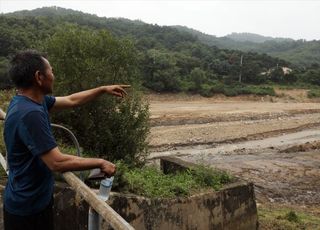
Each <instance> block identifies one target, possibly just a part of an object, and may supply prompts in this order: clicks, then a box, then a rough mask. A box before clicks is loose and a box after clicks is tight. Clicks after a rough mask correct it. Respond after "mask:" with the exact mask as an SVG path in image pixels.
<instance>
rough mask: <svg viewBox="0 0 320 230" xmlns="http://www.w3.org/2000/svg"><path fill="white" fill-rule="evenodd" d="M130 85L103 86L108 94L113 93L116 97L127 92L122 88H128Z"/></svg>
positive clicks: (122, 95)
mask: <svg viewBox="0 0 320 230" xmlns="http://www.w3.org/2000/svg"><path fill="white" fill-rule="evenodd" d="M130 87H131V86H130V85H107V86H105V90H106V92H107V93H108V94H110V95H114V96H117V97H122V98H123V97H124V96H126V95H127V92H126V91H125V90H124V89H125V88H130Z"/></svg>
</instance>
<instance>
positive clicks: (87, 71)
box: [44, 25, 149, 164]
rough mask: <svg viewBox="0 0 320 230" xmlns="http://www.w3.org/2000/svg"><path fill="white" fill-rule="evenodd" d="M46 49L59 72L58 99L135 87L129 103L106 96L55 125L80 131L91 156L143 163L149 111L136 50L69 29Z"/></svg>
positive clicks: (104, 37)
mask: <svg viewBox="0 0 320 230" xmlns="http://www.w3.org/2000/svg"><path fill="white" fill-rule="evenodd" d="M44 49H45V50H46V51H47V53H48V55H49V61H50V62H51V65H52V66H53V68H54V69H55V75H56V84H55V94H59V95H68V94H72V93H74V92H78V91H82V90H86V89H90V88H94V87H97V86H101V85H109V84H115V83H122V84H131V85H132V88H131V89H130V90H129V95H128V96H127V97H126V98H125V99H123V100H121V99H119V98H115V97H112V96H106V95H103V96H101V97H100V98H99V99H98V100H95V101H93V102H90V103H88V104H86V105H85V106H81V107H79V108H76V109H74V110H71V111H64V112H61V113H57V114H55V115H54V116H53V121H54V122H55V123H59V124H64V125H66V126H67V127H69V128H70V129H71V130H72V131H74V132H75V135H76V136H77V138H78V139H79V142H80V145H81V146H82V147H83V148H84V150H85V151H86V152H94V153H95V156H100V157H105V158H107V159H109V160H111V161H114V160H117V159H121V160H124V161H126V162H127V163H128V164H135V163H141V162H142V163H143V159H144V156H145V154H146V151H147V150H146V147H147V143H146V137H147V134H148V132H149V125H148V118H149V111H148V104H147V103H146V102H144V101H143V100H142V98H141V95H140V94H139V92H138V90H139V81H138V80H137V79H138V74H137V64H136V62H135V49H134V47H133V44H131V42H129V41H127V40H119V39H115V38H113V37H112V36H111V35H110V34H109V33H108V32H107V31H104V30H101V31H91V30H89V29H79V28H78V27H76V26H72V25H67V26H62V27H61V28H60V29H58V30H57V33H56V34H55V35H54V36H52V37H51V38H50V39H49V40H47V41H46V42H45V44H44Z"/></svg>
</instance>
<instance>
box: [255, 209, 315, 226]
mask: <svg viewBox="0 0 320 230" xmlns="http://www.w3.org/2000/svg"><path fill="white" fill-rule="evenodd" d="M258 217H259V225H260V229H261V230H268V229H279V230H301V229H305V230H313V229H320V217H317V216H315V215H313V214H312V212H306V211H297V210H292V209H290V208H275V207H264V206H260V207H258Z"/></svg>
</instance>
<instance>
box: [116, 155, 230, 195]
mask: <svg viewBox="0 0 320 230" xmlns="http://www.w3.org/2000/svg"><path fill="white" fill-rule="evenodd" d="M233 180H234V178H233V177H232V176H231V175H229V174H228V173H226V172H223V171H217V170H214V169H212V168H210V167H205V166H198V167H195V168H193V169H189V170H186V171H182V172H177V173H170V174H164V173H163V172H161V171H160V170H159V169H157V168H155V167H152V166H144V167H142V168H137V167H130V166H128V165H126V164H124V163H123V162H121V161H120V162H117V173H116V175H115V181H114V184H113V188H112V189H113V191H120V192H122V193H134V194H137V195H141V196H145V197H150V198H160V197H161V198H174V197H181V196H182V197H185V196H190V195H193V194H197V193H199V192H201V191H217V190H219V189H221V188H222V186H223V185H224V184H227V183H230V182H232V181H233Z"/></svg>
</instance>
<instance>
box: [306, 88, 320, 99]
mask: <svg viewBox="0 0 320 230" xmlns="http://www.w3.org/2000/svg"><path fill="white" fill-rule="evenodd" d="M308 97H309V98H314V97H320V90H319V89H310V90H309V91H308Z"/></svg>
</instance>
